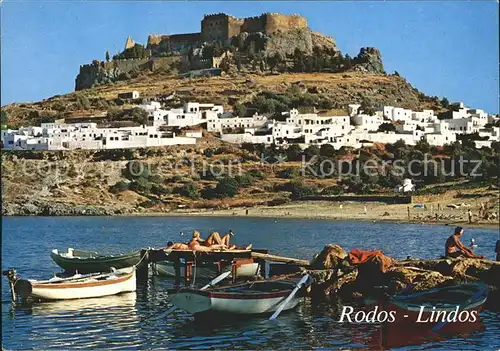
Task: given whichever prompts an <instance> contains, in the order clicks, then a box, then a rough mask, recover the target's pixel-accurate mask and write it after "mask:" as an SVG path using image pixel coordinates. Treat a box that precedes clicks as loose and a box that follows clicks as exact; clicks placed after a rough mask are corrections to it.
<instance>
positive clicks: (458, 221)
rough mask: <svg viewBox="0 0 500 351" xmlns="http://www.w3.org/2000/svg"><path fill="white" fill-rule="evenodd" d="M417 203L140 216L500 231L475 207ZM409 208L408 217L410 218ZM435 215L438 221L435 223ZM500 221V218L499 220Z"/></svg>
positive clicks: (303, 204) (313, 204) (316, 204)
mask: <svg viewBox="0 0 500 351" xmlns="http://www.w3.org/2000/svg"><path fill="white" fill-rule="evenodd" d="M414 206H415V205H414V204H410V205H407V204H395V205H392V204H391V205H389V204H384V203H380V202H364V203H359V202H341V203H340V202H332V201H299V202H292V203H289V204H285V205H279V206H256V207H249V208H232V209H223V210H205V209H199V210H193V209H179V210H175V211H171V212H165V213H163V212H162V213H138V214H137V215H142V216H215V217H228V216H235V217H262V218H304V219H318V220H320V219H322V220H344V221H348V220H356V221H370V222H402V223H419V224H438V225H461V226H463V227H482V228H490V229H498V226H499V224H498V220H492V221H477V214H478V209H475V206H474V204H466V205H465V206H461V207H460V208H450V207H444V206H443V207H442V208H440V210H438V207H437V204H435V205H434V204H429V205H427V204H426V208H425V209H424V208H417V207H414ZM408 208H409V209H410V211H409V216H408ZM469 209H471V211H472V212H473V219H472V223H469V221H468V213H467V212H468V210H469ZM436 213H437V214H438V220H436V217H435V215H436ZM497 218H498V217H497Z"/></svg>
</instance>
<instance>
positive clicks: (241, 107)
mask: <svg viewBox="0 0 500 351" xmlns="http://www.w3.org/2000/svg"><path fill="white" fill-rule="evenodd" d="M246 111H247V108H246V107H245V105H243V104H236V106H234V112H236V115H237V116H238V117H243V116H245V113H246Z"/></svg>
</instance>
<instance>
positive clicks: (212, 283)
mask: <svg viewBox="0 0 500 351" xmlns="http://www.w3.org/2000/svg"><path fill="white" fill-rule="evenodd" d="M230 275H231V271H229V272H224V273H222V274H221V275H219V276H217V277H215V278H214V279H212V280H211V281H210V283H208V284H207V285H205V286H204V287H202V288H201V289H200V290H206V289H208V288H209V287H211V286H214V285H215V284H217V283H218V282H220V281H222V280H224V279H226V278H227V277H228V276H230ZM176 309H177V306H172V307H170V308H169V309H168V310H166V311H165V312H163V313H162V314H159V315H157V316H156V317H155V318H153V320H157V319H163V318H164V317H166V316H168V315H169V314H170V313H172V312H174V311H175V310H176Z"/></svg>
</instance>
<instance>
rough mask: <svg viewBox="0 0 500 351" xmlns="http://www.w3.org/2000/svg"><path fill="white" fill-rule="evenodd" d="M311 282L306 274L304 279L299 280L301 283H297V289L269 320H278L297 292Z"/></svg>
mask: <svg viewBox="0 0 500 351" xmlns="http://www.w3.org/2000/svg"><path fill="white" fill-rule="evenodd" d="M308 280H309V275H308V274H306V275H305V276H303V277H302V279H300V280H299V282H298V283H297V285H296V286H295V288H294V289H293V290H292V292H291V293H290V295H288V296H287V298H286V299H285V301H283V302H282V303H281V304H280V305H279V306H278V308H277V309H276V311H275V312H274V313H273V315H272V316H271V317H270V318H269V320H270V321H272V320H274V319H276V318H278V315H279V314H280V313H281V311H283V309H284V308H285V306H286V305H287V304H288V303H289V302H290V300H291V299H292V298H293V297H294V296H295V294H296V293H297V291H299V289H300V288H301V287H302V286H303V285H304V284H305V283H306V282H307V281H308Z"/></svg>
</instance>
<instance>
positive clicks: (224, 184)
mask: <svg viewBox="0 0 500 351" xmlns="http://www.w3.org/2000/svg"><path fill="white" fill-rule="evenodd" d="M238 188H239V185H238V182H237V181H236V180H235V179H233V178H230V177H224V178H222V179H221V180H219V182H218V183H217V186H216V187H215V189H214V193H215V195H216V197H219V198H222V197H233V196H235V195H236V194H237V193H238Z"/></svg>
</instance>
